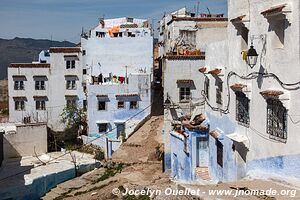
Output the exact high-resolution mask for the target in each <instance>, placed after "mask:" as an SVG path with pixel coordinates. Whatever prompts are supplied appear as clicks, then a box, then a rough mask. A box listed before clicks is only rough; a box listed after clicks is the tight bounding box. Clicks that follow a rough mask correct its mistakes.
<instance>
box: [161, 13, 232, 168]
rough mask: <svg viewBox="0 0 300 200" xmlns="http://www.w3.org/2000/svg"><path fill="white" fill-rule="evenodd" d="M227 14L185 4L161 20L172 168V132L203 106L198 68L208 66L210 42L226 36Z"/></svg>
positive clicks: (166, 130) (167, 160)
mask: <svg viewBox="0 0 300 200" xmlns="http://www.w3.org/2000/svg"><path fill="white" fill-rule="evenodd" d="M226 27H227V18H224V17H223V15H212V16H210V17H202V16H193V14H192V13H189V12H188V11H187V10H186V9H185V8H183V9H180V10H178V11H176V12H173V13H170V14H167V15H165V16H164V18H163V19H162V20H161V21H160V37H159V45H160V47H159V56H160V67H161V68H162V74H163V75H162V79H163V87H164V101H165V102H168V104H170V105H166V106H165V110H164V129H163V132H164V133H165V137H164V142H165V163H166V166H165V168H166V170H168V169H170V167H171V166H170V165H171V155H170V134H169V133H170V132H171V131H172V123H173V122H174V121H176V120H178V118H180V117H181V116H184V115H192V113H193V111H194V109H196V108H197V107H199V106H200V107H201V108H202V110H203V109H204V108H203V106H202V105H203V97H202V95H201V92H202V90H203V89H204V84H203V82H204V78H203V77H201V74H200V73H199V69H200V68H201V67H204V66H205V57H206V56H205V54H206V48H207V45H208V44H209V43H211V42H213V41H214V42H215V41H220V40H224V39H226V38H227V30H226Z"/></svg>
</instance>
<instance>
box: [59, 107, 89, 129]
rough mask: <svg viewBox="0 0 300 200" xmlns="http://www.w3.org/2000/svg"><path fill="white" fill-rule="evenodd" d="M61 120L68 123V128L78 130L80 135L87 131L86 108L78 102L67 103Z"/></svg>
mask: <svg viewBox="0 0 300 200" xmlns="http://www.w3.org/2000/svg"><path fill="white" fill-rule="evenodd" d="M61 118H62V119H61V121H62V123H64V124H65V125H66V130H72V131H77V133H78V135H86V133H87V115H86V109H84V108H82V107H79V106H77V105H76V104H70V105H67V106H66V107H65V108H64V109H63V112H62V114H61Z"/></svg>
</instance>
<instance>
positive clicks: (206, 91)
mask: <svg viewBox="0 0 300 200" xmlns="http://www.w3.org/2000/svg"><path fill="white" fill-rule="evenodd" d="M204 93H205V96H206V98H207V99H209V78H208V77H205V81H204Z"/></svg>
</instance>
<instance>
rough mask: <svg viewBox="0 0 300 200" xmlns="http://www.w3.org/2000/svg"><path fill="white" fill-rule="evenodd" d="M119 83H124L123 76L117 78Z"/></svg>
mask: <svg viewBox="0 0 300 200" xmlns="http://www.w3.org/2000/svg"><path fill="white" fill-rule="evenodd" d="M119 81H120V83H122V84H123V83H124V82H125V77H123V76H120V77H119Z"/></svg>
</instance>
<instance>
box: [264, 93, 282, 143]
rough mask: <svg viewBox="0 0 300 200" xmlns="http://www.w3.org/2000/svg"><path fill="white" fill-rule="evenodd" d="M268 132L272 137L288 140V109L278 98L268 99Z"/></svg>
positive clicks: (278, 139)
mask: <svg viewBox="0 0 300 200" xmlns="http://www.w3.org/2000/svg"><path fill="white" fill-rule="evenodd" d="M267 133H268V134H269V137H270V139H274V140H277V141H281V142H286V140H287V110H286V108H285V107H284V106H283V105H282V103H281V102H280V101H279V100H278V99H268V100H267Z"/></svg>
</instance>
